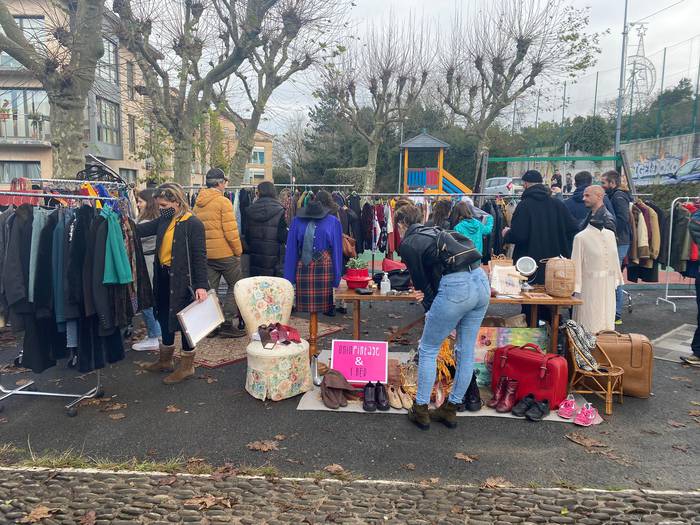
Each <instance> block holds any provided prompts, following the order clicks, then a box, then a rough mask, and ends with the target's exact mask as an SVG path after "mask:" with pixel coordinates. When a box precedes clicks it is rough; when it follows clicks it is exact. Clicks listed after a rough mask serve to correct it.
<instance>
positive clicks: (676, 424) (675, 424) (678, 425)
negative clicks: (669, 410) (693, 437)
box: [667, 419, 685, 428]
mask: <svg viewBox="0 0 700 525" xmlns="http://www.w3.org/2000/svg"><path fill="white" fill-rule="evenodd" d="M667 423H668V424H669V425H671V426H672V427H673V428H683V427H685V423H681V422H680V421H674V420H673V419H669V420H668V421H667Z"/></svg>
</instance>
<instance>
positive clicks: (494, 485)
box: [481, 477, 513, 489]
mask: <svg viewBox="0 0 700 525" xmlns="http://www.w3.org/2000/svg"><path fill="white" fill-rule="evenodd" d="M512 486H513V484H512V483H511V482H510V481H508V480H506V479H505V478H501V477H495V478H486V481H484V482H483V483H482V484H481V488H482V489H507V488H510V487H512Z"/></svg>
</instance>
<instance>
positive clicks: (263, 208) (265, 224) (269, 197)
mask: <svg viewBox="0 0 700 525" xmlns="http://www.w3.org/2000/svg"><path fill="white" fill-rule="evenodd" d="M256 193H257V196H258V198H257V199H256V200H255V202H254V203H253V204H251V205H250V206H249V207H248V208H247V209H246V210H245V217H246V220H245V222H244V224H245V229H244V235H243V248H244V249H243V251H244V253H245V254H246V255H248V257H249V258H250V270H249V276H250V277H255V276H258V275H264V276H271V277H282V275H283V267H284V260H283V259H284V251H285V250H284V245H285V243H286V242H287V231H288V228H287V220H286V218H285V214H284V211H285V210H284V206H282V204H281V203H280V201H279V200H277V190H276V189H275V185H274V184H273V183H272V182H269V181H264V182H261V183H260V184H258V188H257V191H256Z"/></svg>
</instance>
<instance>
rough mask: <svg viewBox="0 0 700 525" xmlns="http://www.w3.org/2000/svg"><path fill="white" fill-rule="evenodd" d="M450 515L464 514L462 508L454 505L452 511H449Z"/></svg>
mask: <svg viewBox="0 0 700 525" xmlns="http://www.w3.org/2000/svg"><path fill="white" fill-rule="evenodd" d="M450 514H464V507H460V506H459V505H454V506H453V507H452V509H451V510H450Z"/></svg>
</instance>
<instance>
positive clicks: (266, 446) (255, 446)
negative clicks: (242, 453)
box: [246, 440, 279, 452]
mask: <svg viewBox="0 0 700 525" xmlns="http://www.w3.org/2000/svg"><path fill="white" fill-rule="evenodd" d="M277 444H278V443H277V441H269V440H266V441H253V442H252V443H248V444H247V445H246V447H248V448H249V449H250V450H257V451H259V452H270V451H271V450H279V448H278V447H277Z"/></svg>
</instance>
